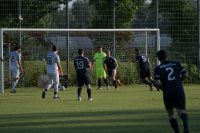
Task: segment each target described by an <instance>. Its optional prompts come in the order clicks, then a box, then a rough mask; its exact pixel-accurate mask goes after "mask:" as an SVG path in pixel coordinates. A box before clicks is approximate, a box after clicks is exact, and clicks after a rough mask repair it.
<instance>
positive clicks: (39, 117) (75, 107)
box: [0, 85, 200, 133]
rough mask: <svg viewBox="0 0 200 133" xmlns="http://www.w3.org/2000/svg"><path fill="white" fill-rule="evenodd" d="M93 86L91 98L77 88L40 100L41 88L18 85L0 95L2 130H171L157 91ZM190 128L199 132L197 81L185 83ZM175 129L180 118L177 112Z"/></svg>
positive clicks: (56, 132)
mask: <svg viewBox="0 0 200 133" xmlns="http://www.w3.org/2000/svg"><path fill="white" fill-rule="evenodd" d="M102 88H103V90H101V91H99V90H96V87H92V98H93V99H94V100H93V101H88V100H87V91H86V88H85V87H84V88H83V90H82V96H81V98H82V101H78V100H77V88H75V87H70V88H66V90H65V91H59V92H58V96H59V97H61V99H53V89H50V90H49V91H48V92H47V94H46V98H45V99H42V97H41V94H42V92H43V89H38V88H17V89H16V91H17V93H16V94H14V93H10V90H5V93H4V94H0V101H1V102H0V106H1V107H0V132H1V133H10V132H16V133H18V132H19V133H23V132H24V133H36V132H38V133H39V132H41V133H59V132H63V133H129V132H131V133H172V132H173V130H172V128H171V126H170V123H169V120H168V116H167V113H166V111H165V108H164V104H163V100H162V92H157V91H156V90H155V89H154V90H153V92H150V91H149V88H146V87H144V85H141V86H122V87H119V90H118V91H115V90H114V87H111V89H110V90H106V88H105V87H102ZM184 88H185V93H186V104H187V106H186V109H187V113H188V116H189V127H190V133H199V132H200V126H199V125H200V86H184ZM176 117H177V120H178V124H179V128H180V131H181V132H183V126H182V121H181V119H180V118H179V117H178V115H177V113H176Z"/></svg>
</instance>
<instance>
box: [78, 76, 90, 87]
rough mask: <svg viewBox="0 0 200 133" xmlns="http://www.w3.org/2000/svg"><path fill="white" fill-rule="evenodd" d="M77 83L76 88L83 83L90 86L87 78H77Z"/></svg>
mask: <svg viewBox="0 0 200 133" xmlns="http://www.w3.org/2000/svg"><path fill="white" fill-rule="evenodd" d="M77 81H78V86H83V85H84V83H85V85H89V84H90V78H89V76H81V77H77Z"/></svg>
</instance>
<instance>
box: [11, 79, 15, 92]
mask: <svg viewBox="0 0 200 133" xmlns="http://www.w3.org/2000/svg"><path fill="white" fill-rule="evenodd" d="M14 82H15V81H13V82H12V88H11V92H13V91H14V89H15V88H14Z"/></svg>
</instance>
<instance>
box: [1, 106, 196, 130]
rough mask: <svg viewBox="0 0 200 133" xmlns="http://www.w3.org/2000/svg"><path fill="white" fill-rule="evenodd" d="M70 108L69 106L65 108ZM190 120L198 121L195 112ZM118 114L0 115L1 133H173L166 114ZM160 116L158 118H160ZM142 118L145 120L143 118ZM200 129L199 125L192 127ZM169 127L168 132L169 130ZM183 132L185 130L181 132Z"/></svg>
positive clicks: (153, 112) (105, 112)
mask: <svg viewBox="0 0 200 133" xmlns="http://www.w3.org/2000/svg"><path fill="white" fill-rule="evenodd" d="M66 107H67V106H66ZM192 111H193V112H194V114H190V115H189V117H190V119H191V120H193V119H197V118H199V117H198V115H196V114H195V113H197V112H199V110H192ZM160 112H161V111H160V110H116V111H95V112H89V111H88V112H84V111H83V112H73V111H72V112H64V111H60V112H59V113H58V112H57V113H45V112H44V113H26V114H9V115H5V114H4V115H0V120H1V122H0V127H1V132H2V133H3V132H13V128H14V129H15V131H16V132H42V133H46V132H48V133H49V132H70V133H77V132H81V133H87V132H95V133H102V132H104V133H116V132H119V133H123V132H124V133H125V132H126V133H129V132H134V133H146V132H150V133H160V132H163V133H169V132H172V129H171V128H168V127H169V122H168V121H167V114H166V113H165V111H164V110H163V111H162V112H161V114H159V113H160ZM158 114H159V115H158ZM140 116H143V117H140ZM191 124H192V125H193V126H198V123H194V122H193V123H192V121H191ZM166 127H167V128H166ZM180 129H182V127H181V128H180Z"/></svg>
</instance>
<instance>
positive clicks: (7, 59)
mask: <svg viewBox="0 0 200 133" xmlns="http://www.w3.org/2000/svg"><path fill="white" fill-rule="evenodd" d="M8 59H9V58H8V57H6V58H5V59H3V58H2V57H1V61H2V62H4V61H7V60H8Z"/></svg>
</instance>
